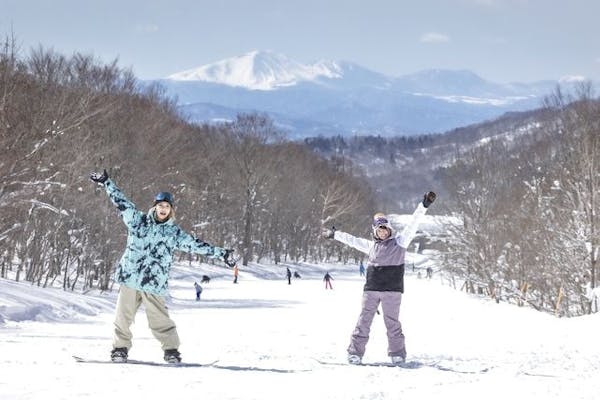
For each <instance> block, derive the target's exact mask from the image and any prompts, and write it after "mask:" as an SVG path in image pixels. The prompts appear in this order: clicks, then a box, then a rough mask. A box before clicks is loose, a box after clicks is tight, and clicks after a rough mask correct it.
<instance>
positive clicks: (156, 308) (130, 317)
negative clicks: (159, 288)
mask: <svg viewBox="0 0 600 400" xmlns="http://www.w3.org/2000/svg"><path fill="white" fill-rule="evenodd" d="M142 303H143V304H144V308H145V309H146V317H147V318H148V327H149V328H150V330H151V331H152V334H153V335H154V337H155V338H156V339H158V341H159V342H160V345H161V347H162V349H163V350H170V349H178V348H179V336H178V335H177V327H176V326H175V322H173V320H172V319H171V318H169V312H168V311H167V307H166V305H165V299H164V297H162V296H157V295H154V294H150V293H146V292H142V291H139V290H135V289H132V288H129V287H127V286H123V285H121V287H120V289H119V298H118V300H117V316H116V317H115V335H114V338H113V348H117V347H126V348H127V350H129V349H130V348H131V339H132V334H131V330H130V329H129V327H130V326H131V324H132V323H133V321H134V320H135V314H136V312H137V310H138V309H139V308H140V305H142Z"/></svg>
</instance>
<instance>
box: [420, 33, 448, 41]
mask: <svg viewBox="0 0 600 400" xmlns="http://www.w3.org/2000/svg"><path fill="white" fill-rule="evenodd" d="M419 41H420V42H421V43H448V42H449V41H450V37H449V36H448V35H444V34H443V33H437V32H427V33H424V34H423V35H421V38H420V39H419Z"/></svg>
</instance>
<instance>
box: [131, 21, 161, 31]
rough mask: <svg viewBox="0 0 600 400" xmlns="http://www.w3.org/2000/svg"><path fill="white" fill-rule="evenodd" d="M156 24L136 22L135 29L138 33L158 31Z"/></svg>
mask: <svg viewBox="0 0 600 400" xmlns="http://www.w3.org/2000/svg"><path fill="white" fill-rule="evenodd" d="M158 30H159V28H158V25H156V24H153V23H147V24H136V26H135V31H136V32H138V33H155V32H158Z"/></svg>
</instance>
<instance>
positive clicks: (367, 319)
mask: <svg viewBox="0 0 600 400" xmlns="http://www.w3.org/2000/svg"><path fill="white" fill-rule="evenodd" d="M435 198H436V195H435V193H433V192H428V193H426V194H425V195H424V196H423V201H422V202H420V203H419V205H418V206H417V209H416V210H415V211H414V213H413V215H412V220H411V221H410V222H409V224H408V225H406V226H405V227H404V230H403V231H402V232H401V233H394V231H393V229H392V226H391V224H390V222H389V220H388V219H387V217H386V216H385V215H384V214H382V213H377V214H375V215H374V216H373V226H372V228H373V240H368V239H362V238H357V237H355V236H352V235H350V234H349V233H345V232H341V231H336V230H335V228H332V229H326V230H325V231H323V237H324V238H325V239H335V240H337V241H340V242H342V243H344V244H346V245H348V246H351V247H354V248H355V249H357V250H359V251H361V252H363V253H365V254H367V255H368V261H367V277H366V283H365V286H364V291H363V298H362V309H361V312H360V316H359V318H358V322H357V324H356V327H355V328H354V331H353V332H352V336H351V340H350V345H349V346H348V362H349V363H350V364H360V363H361V362H362V357H363V355H364V353H365V348H366V345H367V342H368V341H369V332H370V330H371V323H372V322H373V318H374V316H375V313H376V312H377V308H378V307H379V303H381V308H382V310H383V319H384V323H385V327H386V329H387V336H388V355H389V356H390V357H391V359H392V362H393V363H395V364H401V363H403V362H404V361H405V359H406V345H405V342H404V334H403V333H402V325H401V324H400V320H399V316H400V303H401V301H402V293H404V256H405V254H406V249H407V248H408V245H409V244H410V242H411V241H412V240H413V238H414V236H415V234H416V232H417V228H418V225H419V221H420V217H422V216H423V215H425V213H426V212H427V208H428V207H429V206H430V205H431V203H433V201H434V200H435Z"/></svg>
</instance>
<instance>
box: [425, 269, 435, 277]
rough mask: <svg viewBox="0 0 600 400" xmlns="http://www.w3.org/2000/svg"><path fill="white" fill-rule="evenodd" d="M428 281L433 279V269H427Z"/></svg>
mask: <svg viewBox="0 0 600 400" xmlns="http://www.w3.org/2000/svg"><path fill="white" fill-rule="evenodd" d="M426 271H427V279H431V278H432V277H433V269H432V268H431V267H427V269H426Z"/></svg>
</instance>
